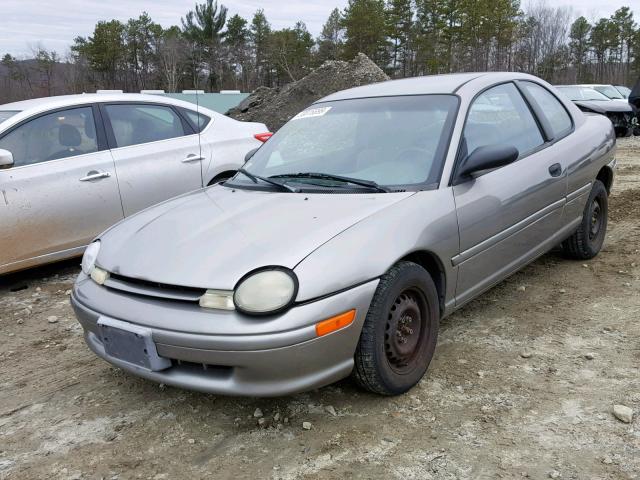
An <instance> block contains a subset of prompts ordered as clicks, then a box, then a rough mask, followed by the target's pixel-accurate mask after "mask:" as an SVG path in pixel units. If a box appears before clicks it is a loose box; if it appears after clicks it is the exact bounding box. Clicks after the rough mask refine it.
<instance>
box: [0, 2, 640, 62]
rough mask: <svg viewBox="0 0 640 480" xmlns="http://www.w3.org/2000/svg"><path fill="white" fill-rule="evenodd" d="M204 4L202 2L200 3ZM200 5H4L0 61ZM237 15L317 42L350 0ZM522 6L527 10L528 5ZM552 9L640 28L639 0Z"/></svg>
mask: <svg viewBox="0 0 640 480" xmlns="http://www.w3.org/2000/svg"><path fill="white" fill-rule="evenodd" d="M198 1H199V2H201V1H203V0H198ZM195 3H196V0H55V1H52V0H0V55H3V54H5V53H11V54H12V55H16V56H28V55H29V54H30V53H31V51H32V50H33V49H34V48H35V47H36V46H37V45H38V44H41V45H43V46H44V47H46V48H47V49H49V50H55V51H57V52H58V53H59V54H61V55H63V56H64V55H65V54H66V53H67V52H68V50H69V46H70V45H71V44H72V42H73V39H74V38H75V37H76V36H88V35H90V34H91V32H92V31H93V28H94V26H95V24H96V23H97V22H98V21H100V20H111V19H114V18H115V19H118V20H121V21H126V20H128V19H129V18H131V17H137V16H139V15H140V13H142V12H143V11H146V12H148V13H149V15H150V16H151V18H152V19H153V20H154V21H155V22H157V23H159V24H161V25H162V26H163V27H168V26H170V25H179V24H180V18H181V17H183V16H184V15H185V14H186V12H188V11H189V10H190V9H193V6H194V4H195ZM219 3H222V4H224V5H225V6H226V7H227V8H228V9H229V14H230V15H233V14H235V13H238V14H240V15H241V16H243V17H245V18H247V19H251V17H252V16H253V13H254V12H255V11H256V10H258V9H259V8H263V9H264V11H265V14H266V16H267V19H268V20H269V22H270V23H271V25H272V27H274V28H276V29H278V28H284V27H288V26H293V24H295V22H296V21H298V20H302V21H304V22H305V23H306V24H307V28H308V29H309V31H310V32H311V33H312V34H313V35H314V36H317V35H318V34H319V33H320V30H321V29H322V24H323V23H324V22H325V21H326V19H327V17H328V16H329V13H330V12H331V10H333V9H334V8H335V7H338V8H341V9H342V8H344V6H345V5H346V4H347V0H286V1H283V0H220V2H219ZM522 3H523V5H524V6H525V7H526V5H527V0H524V1H523V2H522ZM548 4H549V5H554V6H555V5H558V6H561V5H562V6H564V5H566V6H570V7H572V8H573V10H574V13H575V15H576V16H578V15H584V16H585V17H587V18H588V19H593V18H599V17H601V16H609V15H611V14H612V13H613V12H614V11H615V10H616V9H617V8H618V7H619V6H622V5H625V6H629V7H631V9H632V10H634V13H635V16H636V18H638V21H639V22H640V0H609V1H605V0H549V1H548Z"/></svg>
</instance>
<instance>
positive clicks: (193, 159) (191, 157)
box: [182, 153, 204, 163]
mask: <svg viewBox="0 0 640 480" xmlns="http://www.w3.org/2000/svg"><path fill="white" fill-rule="evenodd" d="M201 160H204V157H203V156H201V155H195V154H193V153H192V154H191V155H187V158H185V159H183V160H182V163H190V162H199V161H201Z"/></svg>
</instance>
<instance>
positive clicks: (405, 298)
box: [353, 262, 440, 395]
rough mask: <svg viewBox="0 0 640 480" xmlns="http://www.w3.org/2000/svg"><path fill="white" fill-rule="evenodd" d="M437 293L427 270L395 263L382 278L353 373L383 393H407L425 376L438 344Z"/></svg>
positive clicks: (366, 320)
mask: <svg viewBox="0 0 640 480" xmlns="http://www.w3.org/2000/svg"><path fill="white" fill-rule="evenodd" d="M439 317H440V310H439V304H438V293H437V290H436V287H435V285H434V283H433V280H432V279H431V276H430V275H429V273H428V272H427V271H426V270H425V269H423V268H422V267H420V266H419V265H417V264H415V263H412V262H399V263H398V264H396V265H395V266H393V267H392V268H391V269H390V270H389V271H388V272H387V273H386V274H385V275H383V276H382V278H381V279H380V283H379V284H378V288H377V289H376V293H375V295H374V297H373V300H372V302H371V306H370V307H369V312H368V313H367V317H366V319H365V323H364V326H363V328H362V333H361V335H360V341H359V343H358V347H357V349H356V354H355V368H354V371H353V377H354V379H355V380H356V382H357V383H358V384H359V385H360V386H361V387H362V388H364V389H366V390H369V391H371V392H374V393H378V394H381V395H399V394H401V393H404V392H406V391H407V390H409V389H410V388H411V387H413V386H414V385H415V384H416V383H418V382H419V381H420V379H421V378H422V377H423V376H424V374H425V372H426V370H427V368H428V367H429V363H431V359H432V358H433V354H434V352H435V348H436V342H437V338H438V323H439V320H440V318H439Z"/></svg>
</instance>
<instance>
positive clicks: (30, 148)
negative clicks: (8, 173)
mask: <svg viewBox="0 0 640 480" xmlns="http://www.w3.org/2000/svg"><path fill="white" fill-rule="evenodd" d="M0 149H4V150H8V151H10V152H11V153H12V154H13V160H14V166H16V167H20V166H23V165H32V164H35V163H41V162H47V161H49V160H58V159H60V158H68V157H74V156H78V155H84V154H87V153H94V152H97V151H98V142H97V140H96V128H95V122H94V119H93V110H92V108H91V107H81V108H73V109H69V110H61V111H58V112H54V113H49V114H46V115H42V116H40V117H37V118H35V119H33V120H30V121H28V122H27V123H24V124H22V125H20V126H19V127H17V128H16V129H14V130H12V131H10V132H9V133H8V134H6V135H5V136H4V137H2V138H0Z"/></svg>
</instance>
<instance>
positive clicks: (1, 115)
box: [0, 110, 20, 123]
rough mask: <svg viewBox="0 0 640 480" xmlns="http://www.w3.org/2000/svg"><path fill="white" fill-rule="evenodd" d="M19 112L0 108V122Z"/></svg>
mask: <svg viewBox="0 0 640 480" xmlns="http://www.w3.org/2000/svg"><path fill="white" fill-rule="evenodd" d="M17 113H20V112H19V111H18V110H0V123H2V122H4V121H5V120H8V119H9V118H11V117H13V116H14V115H15V114H17Z"/></svg>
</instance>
